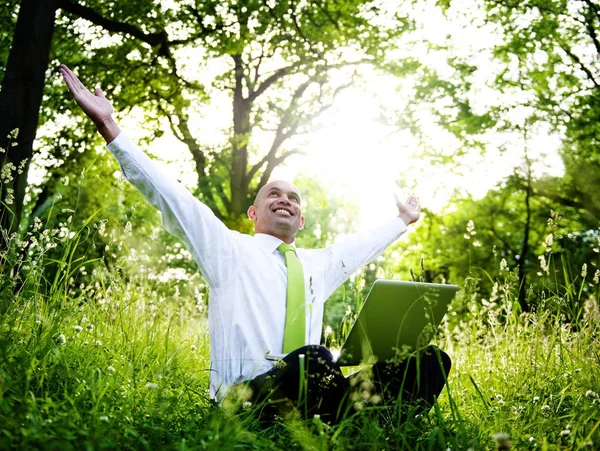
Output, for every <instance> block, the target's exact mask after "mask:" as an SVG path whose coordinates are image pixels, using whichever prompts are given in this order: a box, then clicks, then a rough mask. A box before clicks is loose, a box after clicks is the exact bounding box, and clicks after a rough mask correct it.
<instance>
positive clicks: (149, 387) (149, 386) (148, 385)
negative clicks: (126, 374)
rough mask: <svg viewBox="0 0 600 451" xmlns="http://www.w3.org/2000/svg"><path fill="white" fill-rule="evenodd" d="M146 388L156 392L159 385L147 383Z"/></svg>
mask: <svg viewBox="0 0 600 451" xmlns="http://www.w3.org/2000/svg"><path fill="white" fill-rule="evenodd" d="M146 388H147V389H148V390H156V389H157V388H158V385H157V384H155V383H154V382H146Z"/></svg>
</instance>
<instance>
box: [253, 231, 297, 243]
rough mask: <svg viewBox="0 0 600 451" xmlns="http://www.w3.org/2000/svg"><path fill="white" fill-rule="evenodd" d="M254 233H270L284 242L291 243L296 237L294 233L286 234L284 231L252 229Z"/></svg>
mask: <svg viewBox="0 0 600 451" xmlns="http://www.w3.org/2000/svg"><path fill="white" fill-rule="evenodd" d="M254 233H255V234H256V233H262V234H264V235H270V236H274V237H275V238H279V239H280V240H281V241H283V242H284V243H287V244H292V243H293V242H294V239H295V238H296V237H295V235H291V236H290V235H287V234H285V233H272V232H263V231H262V230H256V229H254Z"/></svg>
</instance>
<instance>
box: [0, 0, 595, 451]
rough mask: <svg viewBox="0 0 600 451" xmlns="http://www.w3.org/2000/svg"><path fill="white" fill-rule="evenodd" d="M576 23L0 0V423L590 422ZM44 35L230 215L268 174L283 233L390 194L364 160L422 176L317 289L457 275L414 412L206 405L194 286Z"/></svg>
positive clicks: (476, 6) (419, 9)
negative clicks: (385, 237)
mask: <svg viewBox="0 0 600 451" xmlns="http://www.w3.org/2000/svg"><path fill="white" fill-rule="evenodd" d="M599 27H600V4H598V3H597V2H595V1H592V0H572V1H558V0H557V1H555V0H543V1H542V0H532V1H520V2H513V1H505V0H495V1H487V0H486V1H481V2H464V1H461V2H451V1H437V2H434V1H425V2H423V1H418V2H416V1H415V2H411V1H384V0H380V1H366V0H348V1H342V0H338V1H324V0H320V1H312V0H305V1H277V2H275V1H269V0H267V1H245V2H227V1H225V2H216V1H211V0H207V1H192V0H189V1H151V0H130V1H127V2H124V1H92V0H89V1H87V0H86V1H84V0H80V1H75V0H45V1H43V0H37V1H35V0H22V1H15V0H8V1H7V2H5V5H4V6H3V7H2V8H1V9H0V81H1V83H2V84H1V90H0V148H1V149H2V168H1V170H0V177H1V182H0V199H1V201H2V204H1V214H0V220H1V226H2V238H1V239H0V257H1V260H0V265H2V267H1V277H2V278H1V283H0V290H1V291H0V292H1V293H2V294H1V302H0V314H1V315H2V319H3V321H2V324H1V325H0V327H2V329H1V331H0V340H1V342H2V345H1V348H0V353H2V354H1V359H0V360H1V362H2V363H0V392H1V393H2V398H1V399H0V418H1V419H2V422H1V424H0V431H1V432H2V435H1V436H0V443H1V444H2V445H3V447H17V448H18V447H22V446H24V445H37V446H40V444H44V446H48V447H64V446H65V445H66V446H69V447H83V446H91V447H113V446H119V447H134V448H137V447H156V446H165V447H179V448H186V447H192V448H194V447H210V446H214V447H217V448H220V447H229V446H238V445H241V446H247V447H275V448H277V447H279V446H281V444H282V443H288V442H289V440H290V437H291V440H292V442H291V443H293V444H294V446H297V447H300V448H315V447H316V448H329V447H332V448H336V447H341V448H343V447H352V446H357V445H356V443H360V444H362V445H364V446H369V447H372V448H374V449H376V448H381V447H391V448H394V447H406V446H409V447H410V448H416V447H419V446H422V447H423V448H427V449H438V448H439V449H447V448H454V449H459V448H464V449H466V448H469V447H472V448H473V449H481V448H482V447H492V446H495V445H494V443H495V444H496V445H497V446H499V447H501V446H510V445H507V444H506V443H507V442H506V440H508V439H507V438H505V436H504V435H502V434H504V433H508V434H509V435H510V437H511V439H512V440H513V441H516V442H517V443H519V447H520V449H525V448H527V447H531V448H532V449H533V448H535V447H538V446H540V447H542V448H544V447H545V448H549V449H553V447H556V449H558V448H561V449H562V448H564V447H568V448H574V449H577V448H579V447H591V446H594V443H595V444H598V443H599V442H598V440H599V431H598V426H599V425H600V422H598V415H597V413H598V403H600V395H598V392H600V388H599V387H598V383H597V382H596V381H598V380H600V375H599V374H598V373H599V371H598V364H599V363H600V357H599V354H598V350H599V348H600V345H599V342H598V327H599V323H600V312H599V310H598V302H597V298H598V284H599V279H600V268H599V267H598V262H599V259H598V254H599V253H600V235H599V228H598V219H599V216H600V200H599V198H598V196H597V192H598V186H600V150H599V148H598V139H599V132H600V129H599V125H598V121H597V117H598V115H600V109H599V108H598V105H600V89H599V86H600V84H599V83H600V59H599V55H600V38H599V37H598V30H599ZM59 62H61V63H65V64H67V65H68V66H69V67H72V68H73V69H74V70H75V72H76V73H77V74H78V75H79V76H80V78H81V79H82V81H83V82H84V84H85V85H86V86H88V87H94V86H97V85H98V84H99V83H101V85H102V88H103V90H104V91H105V92H106V93H107V95H108V96H109V98H110V99H111V101H112V102H113V104H114V105H115V109H116V116H117V119H118V120H119V122H120V123H121V124H123V125H124V127H125V128H126V129H127V130H128V131H129V133H130V135H131V136H132V137H133V138H134V139H135V140H136V141H138V142H139V144H140V146H142V148H144V149H145V150H147V151H148V152H149V153H150V154H151V155H153V157H154V158H156V159H157V161H159V162H160V164H161V165H163V166H164V167H165V168H166V170H167V171H168V172H169V173H170V174H171V175H172V176H173V177H176V178H178V179H180V180H181V181H182V182H183V183H184V184H185V185H186V186H187V187H188V188H189V189H190V190H191V191H192V192H194V194H195V195H196V196H197V197H198V198H199V199H200V200H201V201H203V202H204V203H206V204H207V205H208V206H210V207H211V208H212V209H213V211H214V212H215V214H216V215H217V216H218V217H219V218H220V219H222V220H223V221H224V222H225V223H226V224H227V225H228V226H229V227H231V228H233V229H236V230H240V231H242V232H250V231H251V223H250V222H249V221H248V219H247V218H246V216H245V212H246V209H247V208H248V206H249V205H250V203H251V202H252V200H253V199H254V196H255V194H256V192H257V190H258V188H259V187H260V186H261V185H262V184H264V183H265V181H267V180H268V179H269V178H271V177H277V176H279V177H286V178H293V180H294V182H295V183H296V184H297V186H298V187H299V188H300V190H301V192H302V193H303V194H304V198H305V203H306V216H307V227H306V229H305V230H304V231H303V232H302V233H301V235H300V236H299V237H298V244H299V245H301V246H305V247H318V246H325V245H327V244H328V243H331V242H333V241H334V240H335V239H336V238H338V237H340V236H342V235H344V234H347V233H351V232H352V231H355V230H357V229H358V228H360V227H361V226H363V227H366V226H368V225H369V224H371V223H373V222H376V221H378V220H384V219H385V218H386V217H387V216H386V215H388V212H390V210H389V209H387V208H388V207H387V206H386V205H389V206H390V208H391V214H393V200H392V199H393V197H392V196H391V192H390V194H387V190H386V187H392V186H399V187H400V188H401V189H402V190H403V191H405V192H407V193H408V192H415V193H417V194H418V195H420V197H421V199H422V204H423V205H424V206H425V210H424V214H423V218H422V219H421V221H420V222H419V224H418V226H417V227H416V228H415V229H414V230H413V231H411V233H409V234H408V236H407V237H404V238H402V239H401V240H399V241H398V242H397V243H396V244H394V245H393V246H392V247H391V248H390V249H389V250H388V251H387V252H386V254H384V256H383V257H382V258H380V259H379V260H378V261H377V262H376V263H374V264H372V265H370V266H369V267H367V268H366V269H365V271H363V272H362V273H360V274H358V275H356V276H354V277H353V278H352V279H351V280H350V281H349V282H348V283H347V284H345V285H344V286H343V287H342V288H341V289H340V290H339V291H338V292H337V293H336V294H335V295H334V296H333V297H332V299H331V300H330V301H329V302H328V304H327V309H326V314H325V326H326V327H325V328H324V330H325V333H324V337H323V338H324V341H325V342H326V343H328V344H333V345H335V344H336V343H339V341H340V338H343V336H344V333H345V332H346V329H347V324H348V322H349V321H351V319H352V318H353V316H354V315H355V314H356V311H357V310H358V308H359V307H360V302H361V300H362V298H363V296H364V293H365V290H368V288H369V286H370V284H371V282H372V281H373V280H374V279H375V278H376V277H382V276H384V277H387V278H396V279H414V280H420V281H432V282H440V283H455V284H458V285H459V286H460V287H461V291H460V293H459V295H458V296H457V298H456V300H455V301H454V303H453V305H452V306H451V309H450V312H449V315H448V316H447V318H446V320H445V322H444V324H443V326H442V330H441V332H440V336H439V338H438V340H439V343H440V345H443V346H444V348H445V349H449V350H451V351H453V352H454V354H453V358H454V361H455V367H454V370H453V374H452V377H451V379H450V381H449V384H448V386H449V389H448V391H447V392H446V393H445V395H444V396H443V398H441V399H440V403H439V406H436V408H435V409H434V412H433V413H432V414H430V415H429V416H427V417H426V418H418V419H416V420H415V421H414V422H413V421H409V422H403V423H401V424H399V423H398V422H397V421H394V418H395V417H394V416H393V415H390V416H389V417H387V418H388V420H389V421H387V422H385V423H384V424H380V422H377V421H372V420H370V419H369V418H370V417H368V415H366V414H365V415H362V416H361V415H358V418H353V419H350V420H348V422H347V423H343V424H342V425H341V426H338V427H336V428H330V427H328V426H327V425H323V424H321V423H320V422H319V421H318V419H314V421H311V422H308V423H302V422H287V423H283V424H281V425H276V426H274V427H273V428H269V429H266V430H264V429H261V428H260V427H259V426H258V425H256V424H255V423H254V422H253V421H252V419H251V418H252V417H251V416H248V417H244V416H243V415H242V416H239V415H231V414H230V413H227V409H225V412H222V411H218V412H217V411H215V410H214V409H211V408H210V402H209V400H208V399H207V397H206V394H205V392H204V389H205V388H206V383H207V379H208V371H207V370H208V368H209V365H208V348H207V340H208V339H207V336H206V328H205V321H206V302H207V287H206V286H205V284H204V282H203V280H202V277H201V275H200V274H199V272H198V270H197V268H196V267H195V265H194V263H193V261H192V260H191V258H190V255H189V253H188V252H187V251H186V250H185V249H184V248H183V246H182V244H181V243H179V242H178V241H177V240H176V239H174V238H172V237H171V236H169V235H168V234H167V233H166V232H164V231H163V229H162V227H161V221H160V215H159V214H158V213H157V212H156V211H154V210H153V209H152V208H151V207H150V206H149V205H148V204H147V203H146V201H145V200H144V199H143V198H142V197H141V195H140V194H139V193H137V192H136V191H135V190H134V189H133V188H132V187H131V186H129V185H128V184H127V183H126V182H124V180H123V179H122V177H121V173H120V170H119V166H118V164H117V163H116V161H115V160H114V159H113V158H112V157H111V156H110V154H109V153H108V151H107V150H106V148H105V147H104V145H103V143H102V142H101V138H100V137H99V136H98V135H97V133H96V132H95V130H94V128H93V125H92V124H91V123H90V122H89V121H87V120H86V119H85V118H84V117H83V116H82V114H81V112H80V111H79V110H78V108H77V107H76V105H75V104H74V102H73V101H72V100H71V99H70V98H69V95H68V93H67V90H66V89H65V87H64V85H63V84H62V82H61V80H60V79H59V77H58V75H57V68H58V64H59ZM596 102H598V103H596ZM390 191H391V189H390ZM532 353H533V355H532ZM510 362H512V363H510ZM158 376H160V378H159V377H158ZM565 381H566V382H565ZM536 398H537V399H536ZM368 410H369V409H365V411H368ZM365 424H366V425H367V426H365ZM114 425H118V426H117V427H115V426H114ZM511 425H512V426H511ZM344 431H352V432H353V434H355V435H354V436H355V437H359V438H358V441H348V440H350V439H349V438H348V434H346V433H345V432H344ZM496 433H501V435H495V439H496V441H495V442H494V441H493V440H492V439H491V438H490V437H491V436H492V435H494V434H496ZM350 436H353V435H352V434H350ZM354 436H353V437H354Z"/></svg>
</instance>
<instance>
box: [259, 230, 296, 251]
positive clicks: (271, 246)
mask: <svg viewBox="0 0 600 451" xmlns="http://www.w3.org/2000/svg"><path fill="white" fill-rule="evenodd" d="M254 239H255V240H256V242H257V243H258V244H259V246H260V247H262V248H263V249H264V250H265V251H267V252H268V253H270V254H272V253H273V252H275V249H277V247H278V246H279V245H280V244H281V243H283V241H282V240H280V239H279V238H277V237H276V236H273V235H267V234H266V233H256V234H254ZM292 246H294V247H296V243H292Z"/></svg>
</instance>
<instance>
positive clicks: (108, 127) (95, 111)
mask: <svg viewBox="0 0 600 451" xmlns="http://www.w3.org/2000/svg"><path fill="white" fill-rule="evenodd" d="M58 71H59V72H60V74H61V75H62V77H63V80H64V81H65V83H66V85H67V87H68V88H69V91H70V92H71V94H72V95H73V98H74V99H75V101H76V102H77V104H78V105H79V106H80V107H81V109H82V110H83V112H84V113H85V114H86V115H87V116H88V117H89V118H90V119H91V120H92V122H94V124H95V125H96V128H97V129H98V132H99V133H100V134H101V135H102V137H103V138H104V139H105V140H106V142H107V143H110V142H112V141H114V139H115V138H116V137H117V136H118V135H119V133H120V132H121V129H120V128H119V126H118V125H117V123H116V122H115V120H114V119H113V117H112V114H113V112H114V109H113V106H112V104H111V103H110V102H109V101H108V99H107V98H106V97H105V96H104V92H102V89H100V88H96V90H95V94H92V93H91V92H90V91H89V90H88V89H87V88H86V87H85V86H83V83H81V81H80V80H79V78H77V77H76V76H75V74H74V73H73V72H71V70H70V69H69V68H68V67H67V66H65V65H64V64H61V65H60V67H59V69H58Z"/></svg>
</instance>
